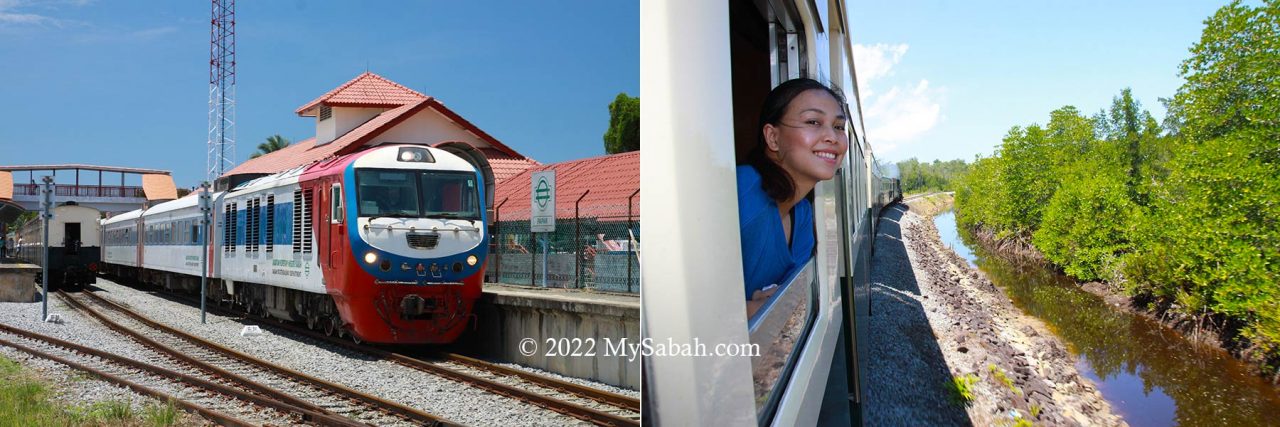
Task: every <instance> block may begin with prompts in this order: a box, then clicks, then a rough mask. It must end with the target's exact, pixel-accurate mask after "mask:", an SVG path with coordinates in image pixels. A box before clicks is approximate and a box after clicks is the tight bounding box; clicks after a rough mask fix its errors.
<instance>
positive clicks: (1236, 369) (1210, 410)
mask: <svg viewBox="0 0 1280 427" xmlns="http://www.w3.org/2000/svg"><path fill="white" fill-rule="evenodd" d="M934 224H935V225H936V226H937V227H938V232H939V234H940V235H941V237H942V241H943V243H944V244H947V245H950V246H951V247H952V248H953V249H954V250H955V251H956V253H957V254H959V255H960V256H961V257H964V258H965V259H967V260H969V262H970V263H972V264H973V265H975V266H977V267H978V268H979V269H981V270H982V271H983V272H984V273H986V275H987V277H988V278H990V279H991V281H992V282H994V283H995V284H996V285H997V286H999V287H1000V288H1002V289H1003V290H1004V291H1005V293H1006V294H1007V295H1008V296H1009V298H1010V299H1011V300H1012V301H1013V303H1014V305H1016V306H1017V307H1018V308H1019V309H1021V310H1022V311H1023V312H1024V313H1026V314H1028V315H1031V316H1034V317H1036V318H1039V319H1040V320H1041V321H1043V322H1044V323H1045V324H1047V325H1048V326H1049V328H1050V329H1051V330H1052V331H1053V332H1054V333H1055V334H1056V335H1057V336H1058V337H1059V338H1061V339H1062V340H1063V341H1064V342H1065V343H1066V344H1067V347H1068V349H1069V350H1070V351H1071V354H1072V355H1073V356H1075V357H1076V368H1077V369H1078V370H1079V371H1080V373H1081V374H1082V375H1084V376H1085V377H1087V378H1089V379H1090V380H1092V381H1093V382H1094V383H1095V384H1097V385H1098V389H1099V391H1101V392H1102V396H1103V398H1105V399H1106V400H1107V401H1108V402H1110V403H1111V406H1112V407H1113V408H1115V410H1116V412H1118V413H1119V415H1120V416H1122V417H1124V419H1125V421H1126V422H1128V423H1129V424H1130V425H1132V426H1171V425H1180V426H1208V425H1222V426H1249V425H1280V392H1278V391H1277V389H1276V388H1274V387H1272V386H1270V385H1268V384H1267V383H1266V382H1265V381H1263V380H1262V379H1261V378H1260V377H1257V376H1255V375H1251V374H1249V372H1248V370H1247V369H1246V367H1245V365H1244V364H1243V363H1241V362H1239V361H1238V360H1236V359H1235V358H1233V357H1231V355H1229V354H1227V353H1226V352H1225V351H1222V350H1220V349H1217V348H1213V347H1212V346H1207V345H1200V344H1196V343H1194V342H1192V341H1190V340H1188V339H1186V338H1184V337H1183V336H1182V335H1181V334H1179V333H1178V332H1176V331H1174V330H1172V329H1170V328H1167V327H1165V326H1163V325H1161V324H1159V323H1157V322H1155V321H1152V320H1151V319H1148V318H1146V317H1143V316H1141V315H1137V314H1132V313H1129V312H1126V311H1124V310H1121V309H1118V308H1114V307H1111V306H1109V305H1107V304H1106V303H1105V302H1104V301H1103V300H1102V298H1100V297H1098V296H1096V295H1094V294H1091V293H1088V292H1085V291H1084V290H1082V289H1080V288H1079V287H1078V286H1076V285H1075V284H1074V282H1073V281H1072V280H1071V279H1069V278H1067V277H1065V276H1063V275H1060V274H1057V273H1055V272H1053V271H1051V270H1049V269H1047V268H1043V267H1040V266H1035V265H1025V264H1020V263H1016V262H1011V261H1009V260H1006V259H1004V258H1001V257H997V256H992V255H990V254H987V253H984V252H983V250H982V248H981V247H977V246H976V245H969V244H966V238H965V237H963V236H961V235H960V233H959V232H958V230H957V229H956V223H955V213H954V212H953V211H947V212H944V213H942V214H939V215H938V216H936V217H934Z"/></svg>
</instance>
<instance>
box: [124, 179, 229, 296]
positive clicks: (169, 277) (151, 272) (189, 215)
mask: <svg viewBox="0 0 1280 427" xmlns="http://www.w3.org/2000/svg"><path fill="white" fill-rule="evenodd" d="M221 195H222V193H213V194H212V199H211V200H214V201H215V202H216V201H217V200H218V199H219V198H220V197H221ZM199 203H200V198H199V195H198V193H192V194H190V195H188V196H187V197H183V198H181V199H177V200H172V201H168V202H165V203H161V204H158V205H155V206H152V207H151V208H149V209H147V210H146V211H145V212H143V213H142V221H141V224H142V227H141V230H142V231H141V233H140V236H141V242H140V245H141V249H140V251H139V253H140V254H141V256H142V259H141V263H140V264H141V266H142V269H143V270H142V274H141V275H140V276H139V279H141V280H142V281H143V282H146V283H151V284H155V285H159V286H163V287H165V288H166V289H183V290H188V291H198V290H199V289H200V264H201V258H200V252H201V250H202V249H203V247H204V246H203V243H202V241H201V238H202V237H205V234H206V232H205V231H202V230H201V227H200V206H199ZM218 247H219V246H218V244H217V241H216V240H210V241H209V251H210V253H216V252H215V251H216V250H217V249H218ZM216 260H217V258H216V257H209V260H208V261H209V263H210V268H209V277H210V278H218V277H219V275H218V274H217V273H218V271H219V270H218V269H217V268H215V267H216V264H214V262H215V261H216Z"/></svg>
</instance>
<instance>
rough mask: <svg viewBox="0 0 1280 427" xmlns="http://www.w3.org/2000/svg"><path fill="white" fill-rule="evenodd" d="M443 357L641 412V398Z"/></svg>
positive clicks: (459, 357)
mask: <svg viewBox="0 0 1280 427" xmlns="http://www.w3.org/2000/svg"><path fill="white" fill-rule="evenodd" d="M437 354H438V355H440V357H441V358H444V359H447V360H450V361H453V362H457V363H461V364H464V365H468V366H471V367H473V368H477V369H482V370H486V371H489V372H493V373H495V374H501V375H507V376H513V377H518V378H520V379H522V380H525V381H528V382H531V383H535V384H538V385H541V386H544V387H550V388H553V389H557V390H560V391H563V392H565V393H569V394H573V395H577V396H580V397H584V398H587V399H591V400H595V401H597V402H601V403H607V404H609V405H613V406H617V407H619V408H624V409H630V410H632V411H636V412H640V399H635V398H631V397H627V396H623V395H621V394H617V393H613V392H609V391H605V390H600V389H598V388H592V387H587V386H584V385H580V384H574V383H571V382H568V381H564V380H559V379H555V378H551V377H547V376H542V375H538V374H534V373H531V372H525V371H521V370H519V369H514V368H508V367H506V366H502V365H498V364H494V363H489V362H486V361H483V360H479V359H475V358H471V357H467V356H463V355H461V354H455V353H448V352H440V353H437Z"/></svg>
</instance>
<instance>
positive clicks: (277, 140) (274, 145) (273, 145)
mask: <svg viewBox="0 0 1280 427" xmlns="http://www.w3.org/2000/svg"><path fill="white" fill-rule="evenodd" d="M288 146H289V140H288V139H285V138H284V137H283V136H280V134H275V135H271V136H269V137H267V142H264V143H261V144H258V151H257V152H255V153H253V155H251V156H249V158H250V159H256V158H258V157H262V156H264V155H266V154H268V153H271V152H273V151H279V150H282V149H284V148H285V147H288Z"/></svg>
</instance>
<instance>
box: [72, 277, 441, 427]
mask: <svg viewBox="0 0 1280 427" xmlns="http://www.w3.org/2000/svg"><path fill="white" fill-rule="evenodd" d="M61 294H62V296H63V298H64V299H66V300H68V301H72V302H73V304H75V305H78V306H81V307H83V308H84V309H85V310H86V312H87V313H88V314H90V315H92V316H94V317H95V318H97V319H99V320H101V321H103V322H104V323H109V324H114V325H116V326H118V327H119V328H121V329H123V330H122V332H124V333H126V334H128V335H130V336H132V337H135V338H139V339H140V340H145V341H152V342H154V340H151V339H150V338H147V337H145V336H142V335H141V334H140V333H138V332H136V331H133V330H130V329H128V328H126V327H124V326H121V325H119V324H118V323H116V322H114V321H111V320H110V319H107V318H106V316H104V315H102V314H101V313H98V312H97V311H95V310H93V309H91V308H89V307H88V306H85V305H83V303H80V302H79V301H76V300H75V299H74V298H72V297H70V296H69V295H68V294H66V293H61ZM82 295H88V296H89V297H90V298H92V299H93V300H95V301H97V302H99V303H101V304H103V305H105V306H107V307H110V308H111V309H113V310H116V311H118V312H120V313H122V314H124V315H126V316H128V317H130V318H132V319H134V320H136V321H138V322H141V323H143V324H145V325H147V326H151V327H153V328H156V329H159V330H161V331H164V332H166V333H169V334H170V335H173V336H176V337H178V338H181V339H183V340H185V341H187V342H190V343H192V344H195V345H198V346H202V347H205V348H208V349H211V350H214V351H216V352H218V353H221V354H222V355H224V356H226V357H229V358H232V359H235V360H238V361H240V362H242V363H246V364H249V365H253V366H255V367H259V368H262V369H266V370H268V371H271V372H273V373H275V374H277V375H280V376H284V377H287V378H291V379H293V380H295V381H298V382H301V383H304V384H308V385H310V386H312V387H317V388H320V389H324V390H326V391H328V392H330V393H333V394H336V395H339V396H343V397H346V398H348V399H350V400H354V401H358V402H364V403H365V404H368V405H370V406H373V407H375V408H377V409H380V410H383V411H385V412H388V413H392V414H396V415H398V416H401V417H404V418H407V419H410V420H413V421H417V422H420V423H423V424H426V425H432V426H435V425H441V426H447V425H458V424H457V423H454V422H451V421H448V420H445V419H444V418H441V417H439V416H437V415H434V414H431V413H428V412H425V411H421V410H418V409H415V408H411V407H409V406H406V405H403V404H400V403H398V402H392V401H390V400H386V399H383V398H380V397H377V396H373V395H370V394H366V393H362V392H359V391H356V390H354V389H351V388H349V387H347V386H344V385H341V384H337V383H333V382H330V381H327V380H323V379H320V378H316V377H313V376H310V375H307V374H304V373H302V372H298V371H295V370H293V369H289V368H285V367H283V366H279V365H275V364H273V363H270V362H267V361H264V360H261V359H258V358H256V357H253V356H250V355H248V354H244V353H241V352H239V351H236V350H233V349H231V348H228V347H225V346H223V345H221V344H218V343H215V342H211V341H208V340H205V339H203V338H200V337H197V336H194V335H191V334H189V333H186V332H183V331H180V330H177V329H174V328H172V327H169V326H167V325H164V324H161V323H159V322H156V321H154V320H151V319H150V318H147V317H146V316H143V315H141V314H138V313H137V312H134V311H133V310H130V309H128V308H125V307H122V306H120V305H119V304H116V303H114V302H112V301H110V300H107V299H105V298H102V297H101V296H98V295H95V294H94V293H93V292H84V293H82ZM155 344H156V345H161V344H159V343H158V342H156V343H155ZM174 352H175V353H177V352H176V351H174ZM178 354H181V353H178ZM175 357H179V358H182V357H185V355H175ZM186 358H188V359H190V357H186ZM192 360H194V359H192ZM194 363H201V364H204V362H200V361H198V360H196V361H194ZM205 365H207V364H205ZM210 367H211V368H214V369H218V368H216V367H212V366H210ZM261 387H263V388H266V387H265V386H261ZM268 390H271V389H268ZM279 394H282V395H285V396H288V395H287V394H284V393H279ZM306 404H307V405H312V406H315V405H314V404H311V403H309V402H308V403H306ZM316 407H318V406H316Z"/></svg>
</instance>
